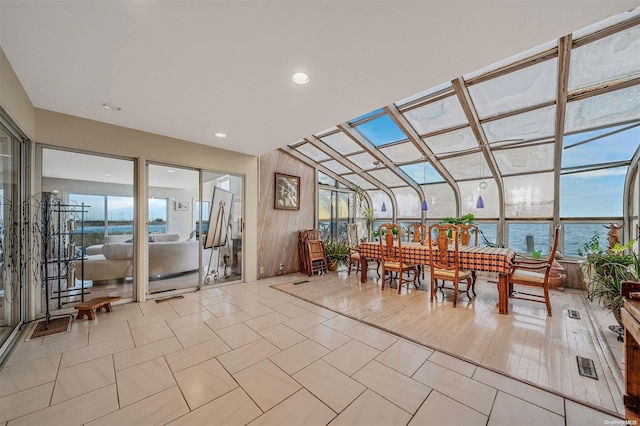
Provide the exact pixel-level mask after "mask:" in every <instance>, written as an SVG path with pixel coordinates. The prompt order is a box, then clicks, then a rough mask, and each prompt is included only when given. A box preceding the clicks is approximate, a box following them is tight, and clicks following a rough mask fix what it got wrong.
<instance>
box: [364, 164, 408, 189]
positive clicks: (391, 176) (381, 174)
mask: <svg viewBox="0 0 640 426" xmlns="http://www.w3.org/2000/svg"><path fill="white" fill-rule="evenodd" d="M369 174H370V175H371V176H373V177H374V178H376V179H378V180H379V181H380V182H382V183H383V184H385V185H387V186H389V187H392V186H405V185H406V184H407V182H405V181H404V179H402V178H400V176H398V175H396V174H395V173H394V172H392V171H391V170H389V169H387V168H382V169H376V170H371V171H369Z"/></svg>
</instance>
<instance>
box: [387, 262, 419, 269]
mask: <svg viewBox="0 0 640 426" xmlns="http://www.w3.org/2000/svg"><path fill="white" fill-rule="evenodd" d="M384 267H385V268H388V269H400V262H384ZM411 268H417V265H416V264H415V263H403V264H402V269H411Z"/></svg>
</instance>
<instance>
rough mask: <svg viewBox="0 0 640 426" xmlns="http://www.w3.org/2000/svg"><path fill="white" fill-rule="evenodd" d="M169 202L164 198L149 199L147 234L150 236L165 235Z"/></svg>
mask: <svg viewBox="0 0 640 426" xmlns="http://www.w3.org/2000/svg"><path fill="white" fill-rule="evenodd" d="M168 207H169V200H168V199H166V198H150V199H149V207H148V210H149V233H150V234H166V233H167V209H168Z"/></svg>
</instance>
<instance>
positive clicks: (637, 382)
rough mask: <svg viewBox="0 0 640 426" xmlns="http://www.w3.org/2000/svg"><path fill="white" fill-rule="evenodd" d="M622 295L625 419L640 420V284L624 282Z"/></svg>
mask: <svg viewBox="0 0 640 426" xmlns="http://www.w3.org/2000/svg"><path fill="white" fill-rule="evenodd" d="M622 295H623V296H624V304H623V306H622V311H621V315H622V325H623V326H624V358H625V370H624V379H625V390H624V406H625V417H626V419H627V420H640V283H637V282H630V281H627V282H623V283H622Z"/></svg>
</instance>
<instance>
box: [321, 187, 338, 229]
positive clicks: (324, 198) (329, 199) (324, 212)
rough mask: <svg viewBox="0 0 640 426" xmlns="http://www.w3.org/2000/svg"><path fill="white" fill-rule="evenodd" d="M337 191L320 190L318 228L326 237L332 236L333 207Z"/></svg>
mask: <svg viewBox="0 0 640 426" xmlns="http://www.w3.org/2000/svg"><path fill="white" fill-rule="evenodd" d="M334 193H335V191H331V190H328V189H319V190H318V229H319V230H320V232H322V235H323V236H325V237H328V236H331V228H332V226H331V222H332V219H333V217H332V215H333V209H332V208H331V206H332V205H333V195H334Z"/></svg>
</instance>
